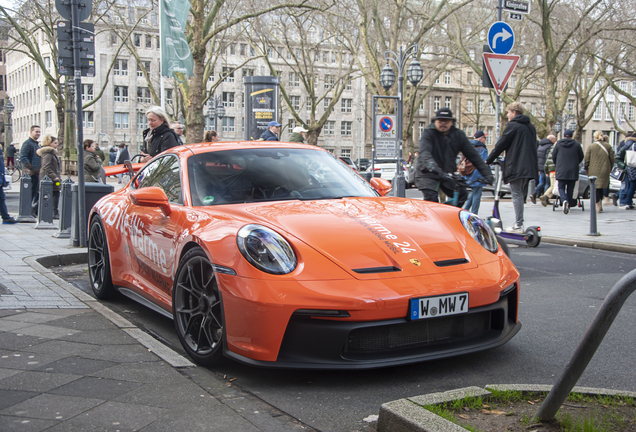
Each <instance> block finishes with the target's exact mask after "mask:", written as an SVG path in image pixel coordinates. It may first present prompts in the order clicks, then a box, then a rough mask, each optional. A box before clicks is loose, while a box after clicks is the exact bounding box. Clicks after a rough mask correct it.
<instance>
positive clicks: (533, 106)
mask: <svg viewBox="0 0 636 432" xmlns="http://www.w3.org/2000/svg"><path fill="white" fill-rule="evenodd" d="M530 114H532V115H533V116H536V115H537V104H536V103H531V104H530Z"/></svg>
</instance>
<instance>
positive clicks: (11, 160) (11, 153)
mask: <svg viewBox="0 0 636 432" xmlns="http://www.w3.org/2000/svg"><path fill="white" fill-rule="evenodd" d="M17 151H18V150H17V149H16V148H15V145H13V143H10V144H9V145H8V146H7V151H6V155H7V168H8V167H15V154H16V152H17Z"/></svg>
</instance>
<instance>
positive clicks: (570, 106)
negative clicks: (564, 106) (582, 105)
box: [568, 99, 574, 113]
mask: <svg viewBox="0 0 636 432" xmlns="http://www.w3.org/2000/svg"><path fill="white" fill-rule="evenodd" d="M568 111H569V112H570V113H573V112H574V99H568Z"/></svg>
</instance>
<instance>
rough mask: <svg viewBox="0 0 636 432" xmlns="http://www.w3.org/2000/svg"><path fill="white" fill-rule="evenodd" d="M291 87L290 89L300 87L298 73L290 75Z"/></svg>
mask: <svg viewBox="0 0 636 432" xmlns="http://www.w3.org/2000/svg"><path fill="white" fill-rule="evenodd" d="M289 86H290V87H299V86H300V80H299V78H298V74H297V73H296V72H290V73H289Z"/></svg>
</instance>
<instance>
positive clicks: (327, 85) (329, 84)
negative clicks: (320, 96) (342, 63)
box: [325, 75, 335, 90]
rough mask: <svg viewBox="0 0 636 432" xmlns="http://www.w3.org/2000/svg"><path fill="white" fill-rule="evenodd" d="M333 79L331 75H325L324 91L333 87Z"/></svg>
mask: <svg viewBox="0 0 636 432" xmlns="http://www.w3.org/2000/svg"><path fill="white" fill-rule="evenodd" d="M334 83H335V79H334V76H333V75H325V89H326V90H328V89H330V88H331V87H333V85H334Z"/></svg>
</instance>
